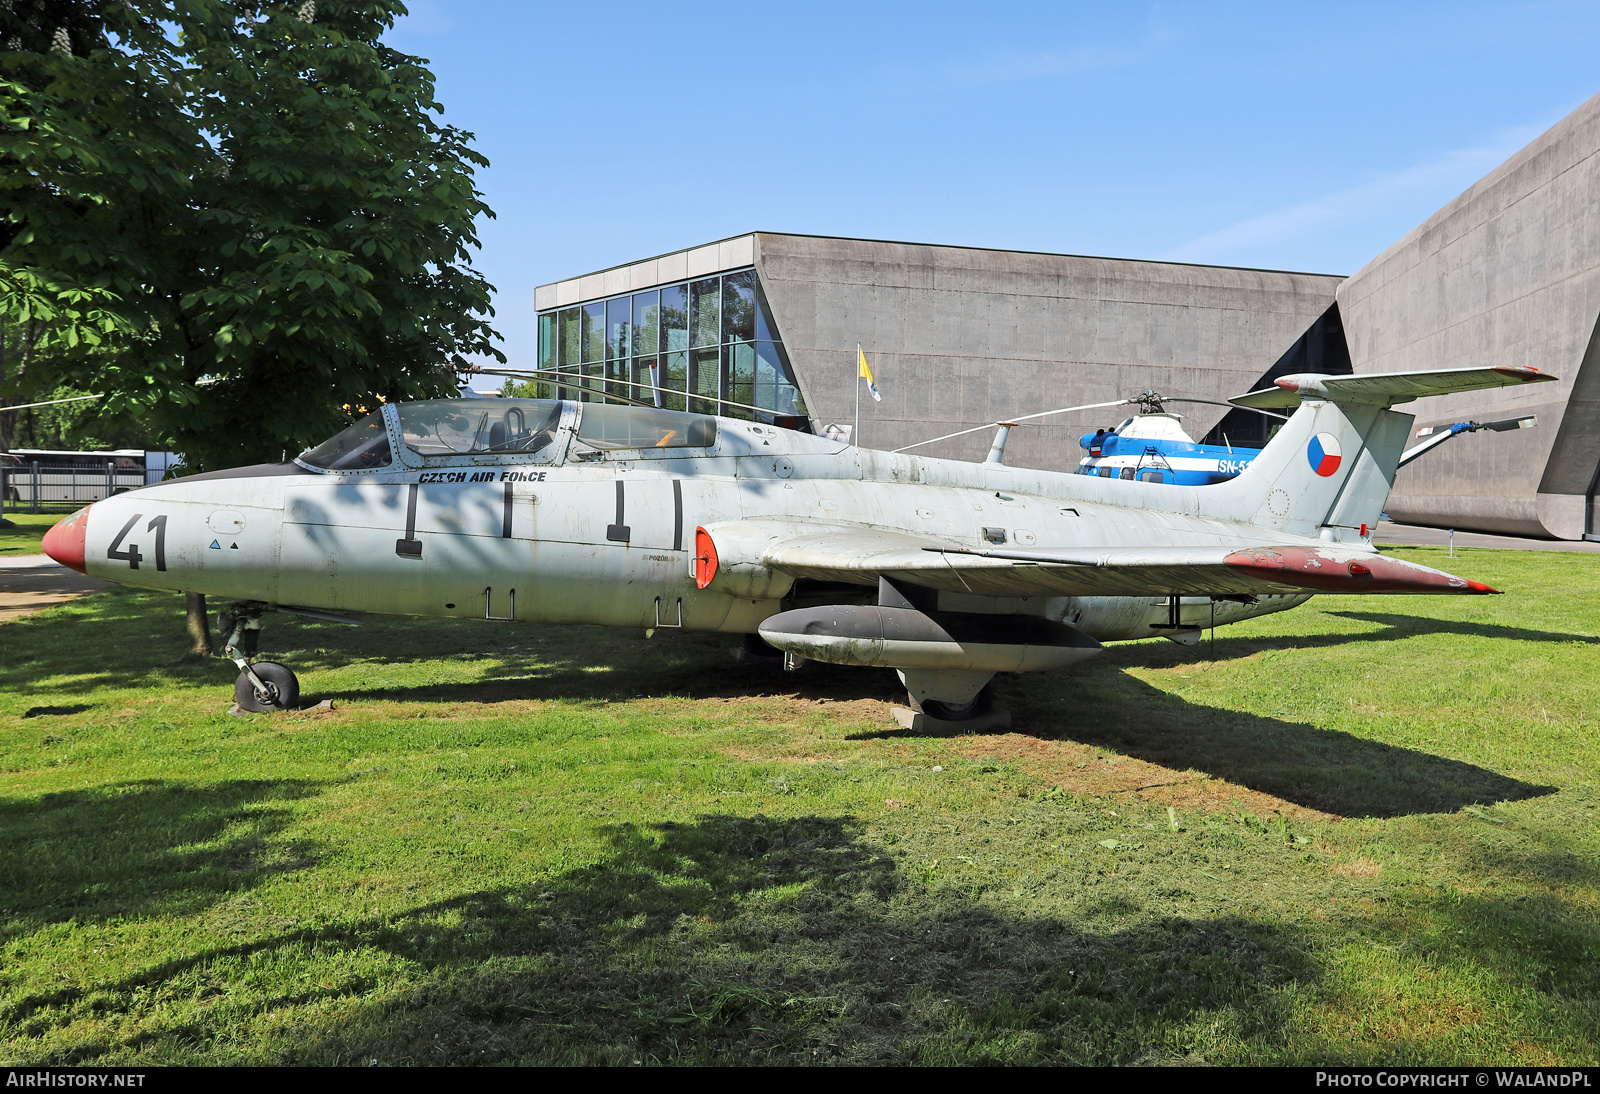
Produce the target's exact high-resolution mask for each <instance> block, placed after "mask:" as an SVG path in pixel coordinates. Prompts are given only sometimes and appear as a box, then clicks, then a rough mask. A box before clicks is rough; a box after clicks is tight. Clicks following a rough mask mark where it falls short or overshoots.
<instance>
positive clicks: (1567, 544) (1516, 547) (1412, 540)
mask: <svg viewBox="0 0 1600 1094" xmlns="http://www.w3.org/2000/svg"><path fill="white" fill-rule="evenodd" d="M1372 542H1373V543H1376V544H1379V545H1384V544H1394V545H1395V546H1403V547H1448V546H1449V545H1450V532H1449V531H1448V530H1447V529H1444V528H1420V527H1418V526H1417V525H1414V524H1392V523H1390V522H1389V521H1382V522H1380V523H1379V524H1378V527H1377V529H1376V530H1375V531H1374V532H1373V533H1372ZM1456 546H1457V547H1497V548H1500V549H1502V550H1508V551H1579V552H1585V553H1591V552H1596V551H1600V543H1585V542H1582V541H1574V540H1568V539H1521V538H1518V537H1517V536H1491V535H1489V534H1487V533H1485V532H1457V533H1456Z"/></svg>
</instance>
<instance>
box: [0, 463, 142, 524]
mask: <svg viewBox="0 0 1600 1094" xmlns="http://www.w3.org/2000/svg"><path fill="white" fill-rule="evenodd" d="M144 480H145V474H144V469H143V468H139V467H117V466H116V465H115V464H113V463H110V462H107V463H106V464H105V466H104V467H81V466H80V467H43V466H40V465H38V464H32V465H30V466H27V467H9V468H3V469H0V500H3V506H0V508H6V509H12V510H20V509H26V510H27V511H29V512H30V513H42V512H45V511H46V510H56V509H78V508H81V507H82V506H85V505H88V504H89V503H90V502H94V501H102V500H104V499H106V498H108V497H110V496H111V495H112V494H120V493H122V491H124V490H132V489H133V488H135V487H138V486H143V485H144Z"/></svg>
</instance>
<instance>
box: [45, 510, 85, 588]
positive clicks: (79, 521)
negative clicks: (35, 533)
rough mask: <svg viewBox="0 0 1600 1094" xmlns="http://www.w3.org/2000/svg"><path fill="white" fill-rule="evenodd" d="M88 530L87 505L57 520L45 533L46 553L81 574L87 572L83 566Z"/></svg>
mask: <svg viewBox="0 0 1600 1094" xmlns="http://www.w3.org/2000/svg"><path fill="white" fill-rule="evenodd" d="M88 530H89V507H88V506H87V505H85V506H84V507H83V508H82V509H79V510H78V511H77V512H76V513H74V514H72V515H71V516H70V517H68V518H67V519H66V520H58V521H56V523H55V525H54V527H52V528H51V529H50V530H49V531H48V532H46V533H45V534H44V544H43V547H44V553H45V554H47V555H49V556H50V557H51V558H53V559H55V560H56V561H57V562H59V563H61V565H63V566H71V567H72V568H73V569H74V570H77V571H78V572H79V573H80V574H81V573H87V572H88V571H86V570H85V569H84V568H83V537H84V533H86V532H87V531H88Z"/></svg>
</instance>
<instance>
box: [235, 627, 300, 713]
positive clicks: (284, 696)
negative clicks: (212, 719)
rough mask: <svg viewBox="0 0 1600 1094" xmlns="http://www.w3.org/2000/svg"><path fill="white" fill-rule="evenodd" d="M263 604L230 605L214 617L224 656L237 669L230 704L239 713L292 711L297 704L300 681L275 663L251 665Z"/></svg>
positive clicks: (255, 663)
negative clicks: (232, 704) (234, 705)
mask: <svg viewBox="0 0 1600 1094" xmlns="http://www.w3.org/2000/svg"><path fill="white" fill-rule="evenodd" d="M265 610H266V605H265V604H257V603H254V602H250V601H246V602H241V603H235V604H229V605H228V607H227V609H226V610H225V611H223V612H222V613H221V614H220V615H218V616H217V629H218V630H220V631H221V632H222V633H223V634H225V635H226V636H227V637H226V638H225V639H224V640H223V653H224V654H226V655H227V657H228V659H229V660H230V661H232V662H233V663H234V664H235V665H238V666H239V678H238V679H237V680H235V681H234V682H233V701H234V702H235V703H237V704H238V706H239V709H240V710H248V711H250V712H251V713H253V714H261V713H265V712H267V711H273V710H293V709H295V707H296V706H297V705H298V704H299V702H300V681H299V680H298V679H296V678H295V674H294V673H293V672H291V671H290V670H289V668H288V666H286V665H280V664H278V663H277V662H276V661H256V662H254V663H252V662H251V660H250V658H251V657H252V656H253V655H254V654H255V652H256V644H257V643H258V642H259V641H260V638H261V616H262V613H263V612H264V611H265Z"/></svg>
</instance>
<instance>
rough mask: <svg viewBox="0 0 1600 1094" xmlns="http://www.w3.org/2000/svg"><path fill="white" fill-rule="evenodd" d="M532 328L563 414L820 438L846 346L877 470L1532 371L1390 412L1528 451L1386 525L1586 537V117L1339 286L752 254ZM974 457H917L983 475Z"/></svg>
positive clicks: (1597, 264)
mask: <svg viewBox="0 0 1600 1094" xmlns="http://www.w3.org/2000/svg"><path fill="white" fill-rule="evenodd" d="M535 304H536V307H537V308H538V312H539V367H540V368H545V369H552V370H559V371H561V372H565V373H569V374H571V375H572V376H573V385H572V386H570V387H567V386H565V385H562V386H563V387H564V391H563V394H564V395H566V396H568V397H585V398H587V397H593V398H599V397H601V396H600V395H598V394H594V395H590V394H589V391H590V390H593V391H595V392H598V391H600V390H607V391H614V392H616V393H617V394H628V393H630V391H631V392H632V393H633V394H635V395H645V393H646V391H647V390H648V389H645V388H638V389H635V388H633V387H632V385H634V384H651V385H655V386H657V387H660V388H666V389H668V391H667V392H666V393H664V394H663V395H662V396H661V401H662V402H663V404H664V405H667V406H671V407H675V408H677V409H683V408H688V409H693V410H705V411H714V412H718V413H722V414H727V415H729V416H733V417H760V418H762V419H765V420H770V421H774V422H777V423H778V424H781V425H788V426H792V427H797V428H802V429H809V430H811V431H813V432H818V433H821V432H825V431H829V430H831V429H838V428H840V427H843V428H849V427H850V426H851V423H852V422H853V420H854V415H855V406H856V379H855V377H856V345H857V344H858V343H859V344H860V345H861V346H863V347H864V348H865V349H866V351H867V354H868V358H869V360H870V361H871V364H872V368H873V371H874V372H875V374H876V378H877V384H878V388H879V390H880V391H881V393H882V401H881V402H873V401H872V400H871V399H863V401H862V404H861V411H860V413H861V425H860V437H859V438H858V439H859V441H860V443H861V444H862V445H864V446H867V447H871V448H881V449H893V448H898V447H901V446H902V445H909V444H912V443H914V442H917V441H922V440H926V439H928V438H931V437H937V436H940V435H942V434H946V433H952V432H955V431H957V430H960V429H963V428H967V427H971V426H981V425H984V424H985V423H989V422H998V421H1004V420H1007V419H1008V418H1011V417H1015V416H1020V415H1025V414H1029V413H1033V412H1037V411H1042V410H1049V409H1052V408H1054V407H1065V406H1074V405H1078V404H1085V403H1097V402H1106V401H1108V400H1113V399H1118V398H1125V397H1127V396H1131V395H1134V394H1137V393H1138V392H1141V391H1144V390H1146V389H1154V390H1156V391H1159V392H1161V393H1163V394H1165V395H1168V396H1174V397H1178V396H1183V397H1189V398H1194V399H1209V400H1222V399H1226V398H1228V397H1229V396H1232V395H1238V394H1241V393H1243V392H1245V391H1250V390H1254V389H1256V388H1259V387H1261V386H1263V385H1264V384H1266V383H1267V382H1269V381H1270V380H1271V379H1273V378H1275V377H1277V376H1281V375H1284V374H1287V373H1291V372H1323V373H1347V372H1352V371H1354V372H1390V371H1398V370H1403V369H1424V368H1456V367H1468V366H1483V365H1532V366H1535V367H1537V368H1540V369H1543V370H1544V371H1547V372H1551V373H1554V374H1555V375H1556V376H1558V377H1560V383H1559V384H1539V385H1530V386H1528V387H1517V388H1507V389H1501V390H1498V391H1491V392H1474V393H1470V394H1464V395H1455V396H1449V397H1443V398H1436V399H1430V400H1427V401H1425V402H1422V403H1413V404H1407V405H1405V406H1402V407H1401V408H1400V409H1402V410H1406V411H1410V412H1413V413H1416V414H1417V415H1418V418H1417V425H1418V426H1419V427H1422V426H1426V425H1437V424H1448V423H1451V422H1458V421H1465V420H1469V419H1470V420H1478V421H1484V420H1491V419H1497V418H1508V417H1512V416H1516V415H1524V414H1535V415H1537V416H1538V427H1537V428H1535V429H1531V430H1510V431H1507V432H1501V433H1495V432H1489V431H1483V432H1479V433H1474V434H1472V435H1470V436H1468V437H1464V438H1461V439H1458V440H1456V441H1453V442H1451V443H1450V444H1447V445H1445V446H1443V447H1442V448H1440V449H1439V450H1437V451H1436V452H1433V453H1430V454H1429V455H1428V456H1427V457H1425V458H1423V459H1420V460H1418V461H1417V462H1415V463H1413V464H1411V465H1410V466H1408V467H1406V468H1405V469H1404V470H1402V471H1401V472H1400V473H1399V475H1398V477H1397V479H1396V481H1395V486H1394V491H1393V493H1392V494H1391V495H1390V498H1389V503H1388V507H1387V508H1388V512H1389V514H1390V515H1391V516H1393V517H1394V518H1395V519H1397V520H1401V521H1407V522H1411V523H1417V524H1430V525H1437V526H1441V527H1453V528H1461V529H1475V530H1480V531H1486V532H1505V533H1514V534H1519V535H1532V536H1546V537H1553V538H1557V539H1578V538H1582V537H1584V536H1585V535H1586V534H1588V535H1591V536H1600V511H1597V507H1596V502H1595V494H1596V488H1597V478H1600V96H1596V97H1595V98H1593V99H1590V100H1589V101H1588V102H1586V103H1585V104H1584V105H1583V106H1582V107H1580V108H1579V109H1578V110H1576V111H1574V112H1573V113H1572V114H1570V115H1569V116H1568V117H1566V118H1564V119H1563V120H1562V121H1561V122H1559V123H1558V124H1557V125H1556V126H1554V127H1553V128H1552V129H1550V130H1549V131H1548V132H1546V133H1544V134H1543V135H1542V136H1540V137H1539V138H1538V139H1536V140H1535V141H1533V143H1531V144H1529V145H1528V146H1527V147H1526V148H1524V149H1522V151H1520V152H1518V153H1517V154H1516V155H1515V156H1513V157H1512V158H1511V159H1509V160H1508V161H1506V162H1505V163H1504V164H1502V165H1500V166H1499V167H1498V168H1496V169H1495V170H1494V171H1492V172H1490V174H1489V175H1488V176H1486V177H1485V178H1484V179H1483V180H1481V181H1480V182H1478V183H1477V184H1476V185H1474V186H1473V187H1472V188H1471V189H1469V190H1468V191H1467V192H1466V193H1464V194H1462V195H1461V196H1460V197H1458V198H1456V199H1455V200H1454V201H1452V202H1451V203H1450V204H1449V205H1447V206H1445V207H1444V208H1443V209H1441V210H1440V211H1439V212H1437V213H1435V214H1434V215H1433V216H1432V217H1430V218H1429V219H1428V220H1427V221H1426V222H1425V223H1423V224H1422V225H1420V226H1418V227H1417V228H1416V229H1415V230H1413V231H1412V232H1411V233H1410V234H1408V235H1407V236H1406V237H1405V238H1403V239H1401V240H1400V241H1398V242H1397V243H1395V244H1394V245H1393V246H1391V247H1390V248H1389V249H1388V250H1387V251H1385V252H1384V253H1383V254H1381V255H1379V256H1378V257H1376V258H1374V259H1373V260H1372V261H1371V262H1369V263H1368V264H1367V265H1366V266H1364V267H1362V269H1360V270H1359V271H1357V272H1356V273H1355V274H1353V275H1351V276H1350V277H1336V276H1330V275H1324V274H1308V273H1291V272H1286V271H1279V270H1250V269H1236V268H1232V267H1223V266H1196V265H1187V264H1182V263H1172V262H1143V261H1136V260H1127V259H1115V258H1087V257H1082V256H1078V255H1055V254H1035V253H1032V252H1021V251H994V250H984V249H981V248H971V247H945V246H934V245H926V244H912V243H891V242H883V241H879V240H861V239H834V238H825V237H818V236H803V235H784V234H781V233H770V232H753V233H751V234H749V235H742V236H737V237H734V238H732V239H725V240H721V241H718V242H715V243H708V244H705V245H704V246H699V247H693V248H690V249H687V250H683V251H678V252H675V253H673V254H669V255H662V256H660V257H657V258H650V259H645V260H643V261H639V262H633V263H629V264H627V265H623V266H617V267H613V268H611V269H608V270H601V271H598V272H596V273H590V274H585V275H582V276H580V277H574V278H570V279H568V280H564V281H559V282H555V283H552V284H548V285H542V286H540V287H539V288H538V289H537V290H536V295H535ZM580 383H581V384H583V385H584V388H583V389H582V390H580V388H579V387H578V385H579V384H580ZM550 386H554V385H550ZM552 393H553V392H552ZM648 397H649V398H651V399H654V398H655V396H653V395H652V396H648ZM729 404H742V405H741V406H732V405H729ZM747 407H755V408H761V409H759V410H752V409H746V408H747ZM1169 409H1170V410H1173V411H1177V412H1180V413H1182V414H1183V415H1184V424H1185V427H1186V428H1187V430H1188V432H1189V433H1190V434H1191V435H1192V436H1194V437H1196V438H1197V439H1200V438H1202V437H1203V438H1204V439H1205V440H1206V441H1207V442H1209V443H1215V444H1223V443H1227V444H1234V445H1245V446H1254V445H1260V444H1261V443H1263V442H1264V440H1265V436H1266V433H1265V427H1266V426H1267V425H1268V424H1269V423H1268V422H1267V420H1266V419H1264V418H1262V417H1261V416H1259V415H1255V414H1251V413H1249V412H1246V411H1242V410H1230V409H1229V408H1227V407H1225V406H1214V405H1209V404H1206V403H1174V404H1173V405H1172V406H1171V407H1170V408H1169ZM1129 413H1132V410H1131V409H1125V408H1110V409H1106V410H1097V411H1087V412H1079V413H1073V414H1066V415H1059V416H1055V417H1050V418H1045V419H1043V420H1042V421H1041V422H1039V423H1037V424H1029V425H1026V426H1024V427H1020V428H1018V429H1016V430H1013V431H1012V434H1011V438H1010V442H1009V444H1008V447H1007V449H1006V462H1007V463H1010V464H1013V465H1020V466H1031V467H1040V468H1049V469H1052V470H1061V471H1068V470H1072V469H1073V468H1074V467H1075V466H1076V465H1077V462H1078V460H1079V458H1080V457H1081V456H1082V450H1081V449H1080V448H1079V447H1078V437H1079V436H1080V435H1081V434H1083V433H1085V432H1089V431H1091V430H1093V429H1094V428H1095V427H1097V426H1109V425H1113V424H1115V423H1116V422H1118V421H1120V420H1121V419H1122V418H1123V417H1126V416H1127V414H1129ZM991 440H992V436H991V434H990V433H989V432H988V431H980V432H977V433H972V434H968V435H967V436H965V437H960V438H956V439H952V440H948V441H942V442H939V443H937V444H933V445H928V446H925V447H923V448H921V449H919V451H920V452H923V453H925V454H927V455H932V456H945V457H950V458H955V459H982V458H983V456H984V454H985V452H987V450H988V447H989V443H990V441H991Z"/></svg>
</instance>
